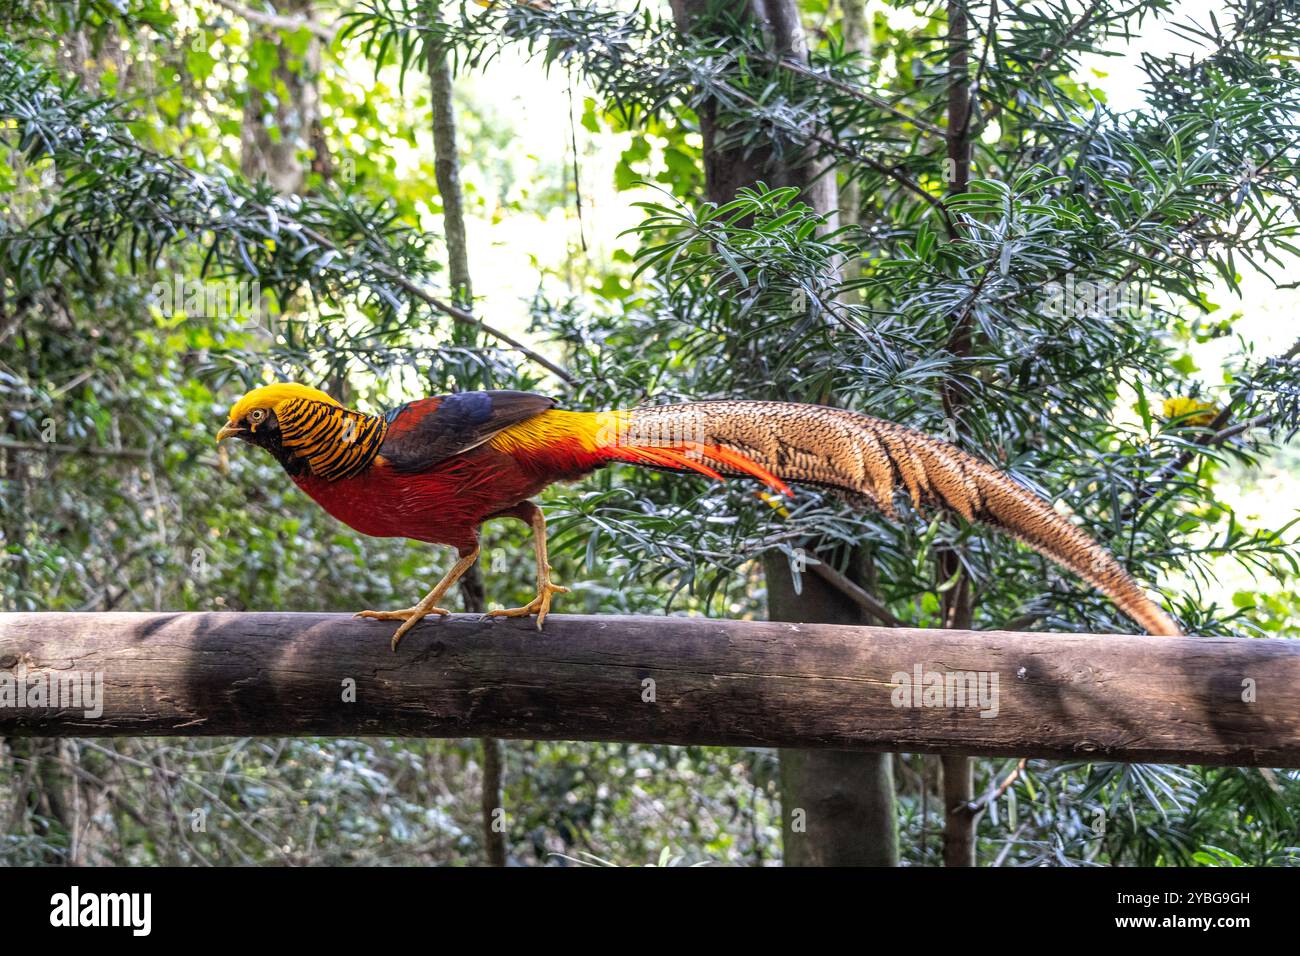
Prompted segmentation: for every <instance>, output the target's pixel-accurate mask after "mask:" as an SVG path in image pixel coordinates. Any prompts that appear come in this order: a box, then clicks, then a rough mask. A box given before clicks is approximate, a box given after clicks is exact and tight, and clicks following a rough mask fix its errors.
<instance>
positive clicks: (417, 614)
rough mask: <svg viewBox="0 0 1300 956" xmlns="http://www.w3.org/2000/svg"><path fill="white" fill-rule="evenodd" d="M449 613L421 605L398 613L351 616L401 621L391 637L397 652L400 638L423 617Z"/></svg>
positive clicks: (371, 612) (360, 612)
mask: <svg viewBox="0 0 1300 956" xmlns="http://www.w3.org/2000/svg"><path fill="white" fill-rule="evenodd" d="M450 613H451V612H450V611H448V610H447V609H446V608H441V607H432V606H430V607H423V606H422V605H419V604H417V605H415V607H406V608H402V610H400V611H357V613H356V614H354V615H353V616H354V617H364V618H369V619H370V620H372V621H401V622H402V626H401V627H399V628H398V629H397V633H396V634H394V635H393V650H397V644H398V642H399V641H401V639H402V636H403V635H404V634H406V632H407V631H409V630H410V629H411V628H413V627H415V625H417V624H419V623H420V621H421V620H423V619H424V618H425V617H427V616H428V615H430V614H450Z"/></svg>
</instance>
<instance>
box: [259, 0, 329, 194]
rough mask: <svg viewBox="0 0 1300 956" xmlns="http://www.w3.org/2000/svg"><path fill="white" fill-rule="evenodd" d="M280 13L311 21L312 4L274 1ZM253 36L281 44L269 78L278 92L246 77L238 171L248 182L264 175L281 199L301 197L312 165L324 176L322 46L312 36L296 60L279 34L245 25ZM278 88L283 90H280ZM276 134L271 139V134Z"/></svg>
mask: <svg viewBox="0 0 1300 956" xmlns="http://www.w3.org/2000/svg"><path fill="white" fill-rule="evenodd" d="M275 9H276V12H277V13H279V14H283V15H285V16H289V17H294V18H298V19H302V20H311V19H314V18H315V10H314V8H313V0H275ZM249 30H250V31H252V34H253V36H254V37H258V38H260V39H262V40H269V41H271V42H275V43H277V44H278V45H279V63H278V65H277V66H276V67H275V69H274V70H273V71H272V76H273V78H274V79H275V81H276V85H277V86H279V87H280V88H279V89H276V90H262V89H258V88H256V87H255V86H254V85H253V81H252V79H251V78H250V80H249V85H248V91H247V94H246V95H247V99H246V100H245V102H244V123H243V127H242V130H241V133H240V139H241V143H242V146H243V154H242V155H241V157H240V169H241V171H242V172H243V173H244V175H245V176H248V177H249V178H251V179H259V178H261V177H263V176H264V177H266V180H267V181H268V182H269V183H270V184H271V185H272V186H273V187H275V189H276V191H277V192H279V193H282V194H284V195H286V196H287V195H294V194H296V193H301V192H302V191H303V187H304V186H305V185H306V179H307V172H308V171H309V170H310V169H312V168H313V166H315V168H317V169H318V170H319V171H321V172H324V173H326V174H327V175H328V167H329V161H328V155H327V154H326V153H325V150H324V138H323V136H322V135H321V126H320V92H319V90H318V89H317V86H316V77H317V76H318V75H319V74H320V69H321V43H320V40H319V39H318V38H316V37H315V36H313V37H312V39H311V40H310V42H309V43H308V44H307V49H306V51H305V52H304V53H303V55H302V58H301V61H299V60H298V59H297V58H296V57H295V56H294V55H293V53H292V52H291V51H290V50H289V48H288V47H287V46H285V44H284V42H283V40H282V39H281V38H280V36H279V31H277V30H274V29H269V28H266V27H259V26H256V25H255V24H253V23H250V24H249ZM281 84H282V86H281ZM272 129H274V130H275V135H274V136H273V135H272V133H271V130H272Z"/></svg>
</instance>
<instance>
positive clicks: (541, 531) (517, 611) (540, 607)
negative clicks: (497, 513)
mask: <svg viewBox="0 0 1300 956" xmlns="http://www.w3.org/2000/svg"><path fill="white" fill-rule="evenodd" d="M502 514H503V515H512V516H514V517H516V518H518V519H520V520H521V521H527V522H528V523H529V524H530V525H532V528H533V549H534V551H536V553H537V597H535V598H533V599H532V600H531V601H530V602H529V603H528V604H526V605H524V606H523V607H512V608H509V609H506V610H499V611H488V613H487V616H488V617H527V616H528V615H529V614H536V615H537V629H538V630H539V631H540V630H541V629H542V622H543V621H545V620H546V615H547V614H548V613H549V612H550V610H551V595H552V594H568V593H569V589H568V588H562V587H560V586H559V585H558V584H552V583H551V565H550V563H549V562H548V561H547V560H546V518H545V517H544V516H543V515H542V509H541V508H539V507H537V505H535V504H533V503H532V502H531V501H523V502H520V503H519V504H518V505H516V506H515V507H514V508H511V509H510V510H509V511H505V512H502Z"/></svg>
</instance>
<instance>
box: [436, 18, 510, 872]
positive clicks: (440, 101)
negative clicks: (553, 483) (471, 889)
mask: <svg viewBox="0 0 1300 956" xmlns="http://www.w3.org/2000/svg"><path fill="white" fill-rule="evenodd" d="M439 15H440V12H439V11H437V10H435V11H434V16H435V17H437V16H439ZM452 79H453V78H452V73H451V63H450V61H449V60H448V59H447V54H446V51H444V50H441V49H439V48H438V47H437V46H433V45H431V46H430V48H429V99H430V103H431V105H432V110H433V169H434V177H435V179H436V180H437V183H438V198H439V199H440V200H441V201H442V223H443V226H442V228H443V234H444V236H445V238H446V241H447V273H448V276H449V278H450V279H451V290H452V292H451V299H452V302H453V303H454V304H455V305H457V306H459V307H460V308H462V309H464V310H465V311H467V312H470V311H473V308H474V292H473V283H472V282H471V281H470V273H469V237H468V234H467V232H466V228H465V195H464V191H463V190H462V188H461V184H460V152H459V147H458V145H457V142H456V106H455V103H454V101H453V93H454V86H453V83H452ZM476 338H477V336H476V334H475V331H474V329H473V328H471V327H469V326H468V325H466V324H465V323H462V322H457V323H455V324H454V325H453V327H452V341H453V342H456V343H457V344H460V345H468V346H470V347H473V345H474V344H475V340H476ZM459 384H462V385H463V384H468V383H459ZM460 593H461V600H462V602H463V603H464V606H465V610H466V611H467V612H469V613H470V614H482V613H483V612H484V611H486V610H487V594H486V590H485V588H484V586H483V574H482V572H481V570H480V569H479V565H477V564H475V565H474V566H473V567H472V568H470V569H469V570H468V571H467V572H466V573H465V575H464V576H463V577H462V578H461V579H460ZM480 743H481V744H482V749H483V790H482V793H481V794H480V798H479V802H480V806H481V808H482V816H483V849H484V855H485V857H486V859H487V862H488V864H489V865H490V866H505V865H506V855H507V851H506V833H505V826H504V820H505V819H506V818H505V798H504V794H503V775H504V766H505V747H504V745H503V744H502V743H501V741H500V740H498V739H496V738H495V737H483V738H480Z"/></svg>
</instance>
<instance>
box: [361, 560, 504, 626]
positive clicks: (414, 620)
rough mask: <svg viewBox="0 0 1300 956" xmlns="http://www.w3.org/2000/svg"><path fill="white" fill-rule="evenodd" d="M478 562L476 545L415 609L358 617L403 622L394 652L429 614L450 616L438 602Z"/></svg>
mask: <svg viewBox="0 0 1300 956" xmlns="http://www.w3.org/2000/svg"><path fill="white" fill-rule="evenodd" d="M477 560H478V545H475V546H474V547H473V548H472V549H471V550H469V551H461V552H460V557H459V559H457V561H456V563H455V564H454V565H452V568H451V570H450V571H448V572H447V573H446V574H445V575H444V576H443V578H442V580H441V581H439V582H438V583H437V585H435V586H434V589H433V590H432V591H430V592H429V593H428V594H426V595H425V596H424V599H423V600H422V601H420V603H419V604H417V605H415V607H408V608H403V609H402V610H400V611H358V612H357V614H356V616H357V617H368V618H371V619H373V620H376V621H401V622H402V626H401V627H399V628H398V629H397V633H396V634H394V635H393V650H397V643H398V641H400V640H401V639H402V635H403V634H405V633H406V632H407V631H409V630H410V629H411V628H413V627H415V625H416V624H418V623H419V622H420V620H421V619H422V618H424V617H426V616H427V615H429V614H450V613H451V612H450V611H448V610H446V609H445V608H440V607H438V606H437V605H438V602H439V601H441V600H442V599H443V596H444V595H445V594H446V593H447V592H448V591H449V590H450V589H451V586H452V585H453V584H455V583H456V582H457V581H459V580H460V578H461V576H462V575H463V574H464V573H465V572H466V571H468V570H469V569H470V568H471V567H472V566H473V564H474V562H475V561H477Z"/></svg>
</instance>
